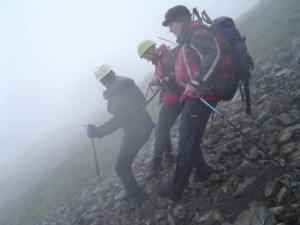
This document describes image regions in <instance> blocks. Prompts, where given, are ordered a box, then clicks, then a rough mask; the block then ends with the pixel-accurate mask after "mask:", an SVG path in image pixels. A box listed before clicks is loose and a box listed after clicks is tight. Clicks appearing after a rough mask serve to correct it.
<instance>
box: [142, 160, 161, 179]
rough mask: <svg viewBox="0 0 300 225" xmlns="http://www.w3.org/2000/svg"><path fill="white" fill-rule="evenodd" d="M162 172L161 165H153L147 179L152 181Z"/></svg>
mask: <svg viewBox="0 0 300 225" xmlns="http://www.w3.org/2000/svg"><path fill="white" fill-rule="evenodd" d="M161 170H162V168H161V166H160V165H157V164H154V163H152V164H151V166H150V168H149V170H148V172H147V175H146V178H145V179H146V180H150V179H151V178H152V177H154V176H156V175H158V174H159V172H160V171H161Z"/></svg>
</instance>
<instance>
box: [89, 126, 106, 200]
mask: <svg viewBox="0 0 300 225" xmlns="http://www.w3.org/2000/svg"><path fill="white" fill-rule="evenodd" d="M84 127H87V126H86V125H84ZM91 141H92V146H93V155H94V160H95V166H96V174H97V182H98V187H99V193H100V195H99V197H98V202H99V204H100V205H101V204H102V203H103V197H102V193H101V190H100V184H101V182H100V170H99V164H98V160H97V153H96V147H95V141H94V138H91Z"/></svg>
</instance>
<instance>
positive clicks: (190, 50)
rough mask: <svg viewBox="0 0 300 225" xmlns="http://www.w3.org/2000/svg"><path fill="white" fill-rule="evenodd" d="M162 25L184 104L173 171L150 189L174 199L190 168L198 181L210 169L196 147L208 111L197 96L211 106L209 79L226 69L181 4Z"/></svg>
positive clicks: (208, 35)
mask: <svg viewBox="0 0 300 225" xmlns="http://www.w3.org/2000/svg"><path fill="white" fill-rule="evenodd" d="M162 25H163V26H164V27H169V31H170V32H171V33H174V35H175V36H176V38H177V42H178V44H179V48H180V49H179V53H178V55H177V58H176V62H175V71H176V80H177V83H178V85H180V86H181V87H182V89H183V90H184V92H183V93H182V94H181V96H180V100H181V101H182V102H183V103H184V106H183V110H182V114H181V124H180V129H179V148H178V154H177V163H176V170H175V174H174V175H173V176H172V178H171V179H170V180H169V181H168V182H167V183H165V184H162V185H154V186H153V188H152V189H153V192H154V193H156V194H157V195H159V196H161V197H166V198H170V199H172V200H174V201H177V200H179V199H180V197H181V194H182V192H183V189H184V188H185V187H186V186H187V185H188V180H189V177H190V175H191V172H192V170H193V168H194V167H195V170H196V174H195V175H196V176H195V179H196V180H198V181H205V180H206V179H207V178H208V177H209V176H210V174H211V171H212V169H211V167H210V166H209V165H208V164H207V163H206V162H205V160H204V158H203V155H202V152H201V148H200V142H201V139H202V136H203V134H204V130H205V127H206V124H207V121H208V119H209V117H210V114H211V110H210V109H209V107H208V106H206V105H205V104H204V103H202V102H201V101H200V100H199V99H198V97H201V98H203V99H205V100H206V101H207V102H208V103H209V104H210V105H211V106H213V107H215V106H216V105H217V102H218V98H217V96H216V93H215V92H214V91H213V89H212V86H211V82H212V80H211V78H212V77H213V74H214V73H227V72H228V71H227V70H226V69H227V68H225V69H224V68H223V67H219V66H218V62H219V60H220V57H221V54H220V49H219V46H218V44H217V41H216V39H215V37H214V36H213V35H212V34H211V33H210V32H209V31H208V30H207V29H205V28H204V25H203V23H202V21H191V13H190V11H189V10H188V9H187V8H186V7H185V6H182V5H178V6H175V7H173V8H170V9H169V10H168V11H167V12H166V14H165V20H164V22H163V23H162ZM230 68H231V67H229V68H228V69H230ZM230 72H232V71H230ZM225 75H226V74H225Z"/></svg>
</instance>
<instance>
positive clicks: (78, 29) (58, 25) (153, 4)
mask: <svg viewBox="0 0 300 225" xmlns="http://www.w3.org/2000/svg"><path fill="white" fill-rule="evenodd" d="M257 2H258V0H247V1H246V0H243V1H241V0H222V1H220V0H207V1H196V0H192V1H177V0H175V1H174V0H163V1H161V0H143V1H117V0H110V1H102V0H86V1H79V0H72V1H71V0H51V1H41V0H26V1H22V0H0V10H1V11H0V14H1V18H0V32H1V33H0V52H1V53H0V84H1V86H0V90H1V91H0V96H1V99H0V107H1V110H0V138H1V139H0V151H1V152H0V155H1V156H0V159H1V161H0V171H1V172H0V179H2V178H1V175H2V173H3V171H5V170H9V169H10V167H12V166H14V165H15V163H16V162H17V161H18V158H20V157H21V156H22V155H24V154H30V152H31V146H32V145H33V143H35V142H36V141H37V140H39V139H40V138H41V137H43V136H44V135H46V134H47V133H48V132H49V131H55V130H61V129H62V128H63V127H67V126H69V125H70V124H76V123H77V121H83V120H86V121H87V122H93V121H89V115H91V114H92V113H93V112H97V111H103V110H104V108H103V106H104V104H105V102H104V101H103V100H102V97H101V96H102V95H101V92H102V91H103V88H102V87H101V85H100V84H99V83H97V81H96V80H95V78H94V76H93V71H94V68H95V66H96V65H97V64H99V63H107V64H109V65H111V67H112V68H113V70H114V71H115V72H116V73H117V74H118V75H125V76H129V77H131V78H133V79H134V80H135V81H136V82H137V83H139V82H141V81H142V80H143V78H144V76H145V75H146V74H148V73H149V72H151V71H153V66H152V65H151V64H150V63H147V62H146V61H145V60H141V59H139V57H138V55H137V45H138V43H139V42H140V41H142V40H143V39H152V40H154V41H155V42H157V43H158V44H161V43H165V44H167V45H169V43H168V42H165V41H162V40H161V39H159V37H162V38H165V39H168V40H171V41H175V37H174V36H173V35H172V34H170V33H169V32H168V28H165V27H162V25H161V22H162V20H163V18H164V14H165V12H166V10H167V9H168V8H170V7H172V6H175V5H178V4H183V5H186V6H187V7H188V8H189V9H192V8H194V7H197V9H198V10H199V11H200V12H201V11H202V10H204V9H205V10H206V11H207V12H208V13H209V14H210V16H211V17H212V18H214V17H217V16H221V15H227V16H231V17H233V18H237V17H238V16H239V15H240V14H242V13H244V12H246V11H247V10H248V9H250V8H251V7H253V6H254V5H255V4H256V3H257ZM78 123H79V122H78ZM78 126H82V124H80V123H79V124H78ZM64 132H65V135H68V129H66V130H64Z"/></svg>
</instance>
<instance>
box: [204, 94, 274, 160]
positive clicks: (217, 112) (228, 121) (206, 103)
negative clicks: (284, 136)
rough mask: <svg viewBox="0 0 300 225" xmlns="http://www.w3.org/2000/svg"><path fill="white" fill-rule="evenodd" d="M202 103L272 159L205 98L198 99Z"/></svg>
mask: <svg viewBox="0 0 300 225" xmlns="http://www.w3.org/2000/svg"><path fill="white" fill-rule="evenodd" d="M198 99H200V101H201V102H203V103H204V104H205V105H207V106H208V107H209V108H210V109H211V110H213V111H214V112H215V113H216V114H218V115H219V116H220V117H221V118H222V119H224V120H225V121H226V122H227V123H228V124H229V125H231V126H232V127H233V128H234V129H236V130H237V131H238V132H239V133H240V134H242V135H243V136H244V137H245V138H247V140H248V141H250V142H251V143H252V144H253V145H254V146H256V147H257V148H258V149H259V150H261V151H262V152H263V153H265V155H266V156H267V158H268V159H271V157H270V155H269V154H268V153H267V152H266V151H265V150H264V149H262V148H261V147H260V146H258V145H257V144H256V143H255V142H254V141H253V140H252V139H251V138H249V137H248V136H247V135H246V134H245V133H244V132H243V131H241V130H240V129H239V128H237V127H236V126H235V125H234V124H233V123H232V122H230V120H228V119H227V118H226V117H225V116H224V115H223V114H221V113H220V112H219V111H217V110H216V109H215V108H214V107H212V106H211V105H210V104H209V103H208V102H207V101H205V100H204V99H203V98H200V97H198Z"/></svg>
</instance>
